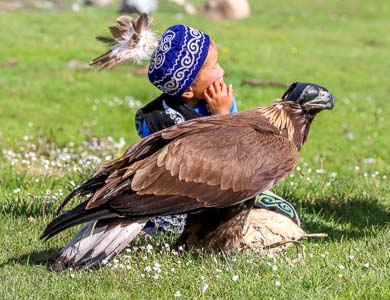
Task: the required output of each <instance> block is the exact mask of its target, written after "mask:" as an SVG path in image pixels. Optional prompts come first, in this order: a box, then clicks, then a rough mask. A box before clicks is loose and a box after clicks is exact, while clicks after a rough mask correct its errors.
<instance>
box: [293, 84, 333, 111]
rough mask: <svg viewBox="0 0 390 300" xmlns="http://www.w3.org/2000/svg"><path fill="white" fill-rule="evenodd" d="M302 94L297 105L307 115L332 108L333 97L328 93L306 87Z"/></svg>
mask: <svg viewBox="0 0 390 300" xmlns="http://www.w3.org/2000/svg"><path fill="white" fill-rule="evenodd" d="M302 94H303V97H301V99H299V101H298V103H299V104H300V105H301V106H302V107H303V109H304V110H305V111H307V112H309V113H318V112H320V111H322V110H325V109H333V107H334V97H333V95H332V94H331V93H329V92H328V91H324V90H321V89H317V88H315V87H311V86H307V88H306V89H305V91H304V93H302Z"/></svg>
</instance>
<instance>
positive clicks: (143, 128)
mask: <svg viewBox="0 0 390 300" xmlns="http://www.w3.org/2000/svg"><path fill="white" fill-rule="evenodd" d="M136 127H137V132H138V135H139V136H140V137H141V138H144V137H146V136H148V135H150V134H151V133H152V132H151V131H150V129H149V127H148V124H146V121H145V120H143V121H142V124H138V123H136Z"/></svg>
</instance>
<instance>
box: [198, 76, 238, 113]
mask: <svg viewBox="0 0 390 300" xmlns="http://www.w3.org/2000/svg"><path fill="white" fill-rule="evenodd" d="M204 97H205V99H206V101H207V104H208V105H209V108H210V110H211V113H212V114H213V115H225V114H228V113H230V107H231V105H232V102H233V86H232V85H231V84H229V86H227V85H226V83H225V82H224V81H223V80H217V81H215V82H214V83H213V84H212V85H210V86H209V87H208V88H207V89H206V90H205V91H204Z"/></svg>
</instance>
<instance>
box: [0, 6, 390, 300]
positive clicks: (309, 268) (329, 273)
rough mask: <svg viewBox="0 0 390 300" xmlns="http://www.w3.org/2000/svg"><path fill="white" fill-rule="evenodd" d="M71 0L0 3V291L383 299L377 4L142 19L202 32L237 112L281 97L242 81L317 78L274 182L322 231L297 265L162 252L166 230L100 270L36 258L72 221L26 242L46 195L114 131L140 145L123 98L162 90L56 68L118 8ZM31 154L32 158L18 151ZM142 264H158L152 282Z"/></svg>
mask: <svg viewBox="0 0 390 300" xmlns="http://www.w3.org/2000/svg"><path fill="white" fill-rule="evenodd" d="M195 2H196V3H197V4H200V3H201V2H202V1H200V0H199V1H195ZM71 3H72V1H65V5H64V9H63V10H61V11H59V12H50V11H43V10H38V9H32V8H25V9H22V10H17V11H9V12H0V28H2V30H1V31H0V40H1V47H0V64H1V63H2V62H7V61H10V60H13V59H14V60H16V61H17V65H16V66H13V67H0V86H1V88H0V120H1V121H0V150H1V151H0V166H1V169H0V225H1V226H0V279H1V283H2V284H1V287H0V298H1V299H21V298H22V299H52V298H56V299H57V298H59V299H73V298H85V299H96V298H107V299H122V298H127V299H134V298H136V299H138V298H140V299H149V298H152V299H162V298H163V299H165V298H167V299H172V298H174V294H175V293H176V292H177V291H180V293H181V298H185V299H194V298H202V297H204V298H209V299H237V298H244V299H261V298H274V299H279V298H281V299H285V298H287V297H288V298H293V299H296V298H300V299H303V298H312V299H329V298H333V299H389V298H390V287H389V285H388V279H389V267H388V266H389V264H390V261H389V260H390V259H389V258H390V253H389V249H390V247H389V246H390V245H389V239H390V230H389V221H390V197H389V195H390V183H389V177H390V163H389V160H390V139H389V133H388V130H389V128H390V121H389V117H388V116H389V115H390V102H389V96H390V95H389V93H390V90H389V80H388V75H389V74H388V72H389V71H388V70H389V69H390V60H389V59H388V53H389V52H390V36H389V34H388V28H389V27H390V14H389V12H390V5H389V4H388V3H387V2H386V1H375V2H367V3H366V2H365V1H352V0H347V1H343V2H340V1H321V0H317V1H294V2H291V3H287V2H286V1H279V0H277V1H268V0H266V1H251V6H252V16H251V18H250V19H247V20H243V21H219V22H216V21H212V20H205V19H204V18H201V17H199V16H193V17H187V16H185V19H184V20H177V19H175V18H176V16H177V13H180V12H181V10H180V9H178V8H177V7H175V6H174V5H172V4H163V5H161V7H160V10H159V12H158V13H156V14H155V15H154V20H155V21H154V23H155V25H154V28H155V29H156V30H158V32H160V33H161V32H162V31H163V30H164V29H165V28H166V27H168V26H169V25H171V24H173V23H175V22H184V23H187V24H189V25H193V26H195V27H198V28H200V29H202V30H204V31H206V32H207V33H209V34H210V35H211V36H212V38H213V39H214V40H215V41H216V43H217V45H218V47H219V52H220V62H221V64H222V65H223V67H224V68H225V71H226V76H225V79H226V81H227V82H228V83H232V84H233V85H234V89H235V95H236V98H237V100H238V101H239V108H240V110H244V109H247V108H251V107H255V106H262V105H267V104H269V103H270V102H271V100H272V99H274V98H277V97H280V95H281V94H282V92H283V89H280V88H275V87H263V88H253V87H248V86H240V81H241V80H242V79H265V80H278V81H284V82H292V81H308V82H316V83H319V84H322V85H324V86H326V87H328V88H329V89H330V90H331V92H332V93H333V94H334V96H335V97H336V106H335V108H334V110H333V111H330V112H324V113H321V115H319V116H318V118H317V119H316V120H315V122H314V124H313V126H312V130H311V135H310V138H309V140H308V143H307V144H306V145H305V147H304V148H303V150H302V151H301V161H300V162H299V167H300V168H301V170H300V171H295V172H294V173H293V177H288V178H287V179H286V180H284V181H283V182H281V183H280V184H279V185H278V186H277V187H276V188H275V189H274V192H276V193H278V194H279V195H282V196H284V197H286V198H287V199H289V200H290V201H291V202H293V203H295V204H296V207H297V209H298V211H299V213H300V215H301V217H302V219H303V220H304V222H305V229H306V230H307V231H309V232H327V233H329V238H327V239H323V240H310V241H305V242H304V245H305V246H306V255H307V258H306V262H305V264H300V263H297V262H292V263H291V261H292V260H294V259H296V257H297V253H296V250H295V249H290V250H289V251H287V252H286V254H285V255H284V256H283V257H281V258H278V259H277V260H274V259H273V258H270V257H268V256H266V257H260V256H259V255H258V254H256V253H238V254H231V255H228V256H209V255H197V254H193V253H188V252H186V251H184V252H183V253H181V254H180V255H179V256H175V255H174V254H172V253H171V252H169V251H166V250H165V248H164V247H163V245H164V243H168V244H170V245H172V244H173V242H174V238H175V237H174V236H165V237H159V238H157V239H156V240H153V241H144V240H138V241H136V243H137V246H145V245H147V244H148V243H150V244H152V245H153V247H154V249H153V251H151V252H150V253H148V252H147V251H144V250H138V251H135V252H131V253H125V255H127V256H124V255H122V256H121V257H119V258H118V260H119V261H118V262H117V263H113V265H112V266H109V267H105V268H103V269H100V270H94V271H88V272H75V271H66V272H63V273H61V274H57V273H54V272H51V271H50V270H48V269H47V267H46V265H45V262H46V260H47V258H48V257H49V256H50V255H52V254H54V253H55V251H56V250H57V249H58V248H59V247H61V246H62V245H63V244H64V243H65V242H66V241H67V240H69V238H70V237H71V236H72V234H73V233H74V232H75V230H71V231H69V232H66V233H64V234H61V235H60V236H59V237H57V238H55V239H53V240H51V241H49V242H47V243H43V242H42V241H40V240H39V236H40V234H41V232H42V231H43V229H44V228H45V225H46V224H47V223H48V222H49V221H50V220H51V219H52V218H53V216H54V211H55V207H56V205H57V204H58V202H56V201H59V200H60V199H61V198H62V197H63V195H64V194H66V193H67V192H69V191H70V190H71V188H72V183H71V181H73V182H74V183H76V184H78V183H80V182H81V181H82V180H83V179H86V178H87V177H88V176H90V175H91V174H92V173H93V172H94V171H96V169H97V168H98V165H99V163H100V161H99V158H100V159H101V160H102V161H103V160H105V159H106V157H107V156H116V155H118V154H119V153H120V152H121V151H123V150H124V146H123V145H115V144H117V143H118V141H119V139H120V138H121V137H124V139H125V141H126V144H131V143H133V142H135V141H137V140H138V137H137V134H136V132H135V129H134V124H133V118H134V112H135V110H136V109H135V107H136V106H131V107H130V106H129V105H128V104H127V102H128V101H129V99H130V98H126V97H133V98H134V99H136V100H138V101H141V102H142V103H146V102H148V101H150V100H152V99H153V98H154V97H156V96H157V95H158V94H159V92H158V90H157V89H156V88H154V87H153V86H152V85H151V84H150V83H149V82H148V81H147V78H145V77H140V76H137V75H135V74H133V73H132V72H129V67H128V66H123V67H120V68H117V69H114V70H112V71H103V72H99V73H98V72H95V71H94V70H86V71H81V70H74V69H69V68H68V67H67V66H66V65H67V62H68V61H69V60H71V59H76V60H79V61H84V62H88V61H89V60H90V59H91V58H93V57H95V56H97V55H99V54H100V53H102V51H104V47H103V46H102V45H100V44H98V42H96V41H95V40H94V36H96V35H98V34H101V33H104V32H106V25H108V24H111V23H113V21H114V19H115V18H116V16H117V13H116V9H117V6H116V5H113V6H108V7H105V8H98V7H90V8H86V9H83V10H82V11H81V12H80V13H74V12H72V11H71V10H70V5H71ZM116 98H119V99H122V100H125V101H124V102H123V103H122V102H121V101H118V100H117V99H116ZM115 99H116V100H115ZM94 109H95V110H94ZM25 137H26V138H25ZM94 137H96V138H97V139H98V140H95V142H93V138H94ZM108 137H112V139H110V138H108ZM85 142H87V143H85ZM33 145H34V146H33ZM29 151H31V152H32V153H35V154H36V159H37V161H34V159H33V158H32V157H31V156H27V157H24V153H28V152H29ZM12 155H14V156H13V158H12ZM67 155H69V156H67ZM62 158H63V160H61V159H62ZM23 160H24V162H23ZM80 160H81V162H80ZM12 161H13V163H12ZM86 161H89V162H90V163H89V164H86V163H85V162H86ZM51 162H54V163H57V162H58V163H60V164H61V166H58V165H57V166H53V165H51ZM45 164H49V165H48V166H47V168H45ZM320 169H324V170H325V171H326V173H325V174H318V173H317V170H320ZM320 173H321V172H320ZM18 189H20V191H19V190H18ZM60 190H62V191H60ZM310 253H311V254H310ZM351 255H352V256H353V257H352V256H351ZM350 256H351V257H352V258H350ZM289 261H290V263H289ZM155 262H158V263H159V264H160V265H161V273H157V274H159V276H160V277H159V278H158V279H155V278H154V276H155V274H156V271H155V270H153V266H154V263H155ZM121 264H122V265H123V268H121V266H122V265H121ZM274 265H275V266H277V270H273V268H272V266H274ZM127 266H129V267H127ZM147 266H150V267H151V268H152V271H151V272H146V271H145V268H146V267H147ZM341 266H342V267H341ZM343 267H344V268H343ZM172 268H174V269H175V270H174V271H171V269H172ZM217 269H218V271H219V270H221V272H218V271H217ZM274 269H276V268H275V267H274ZM234 275H238V280H237V281H233V280H232V277H233V276H234ZM202 276H203V277H202ZM277 281H278V282H280V285H279V286H278V285H276V282H277ZM205 283H207V284H208V285H209V286H208V289H207V290H206V292H205V293H203V294H202V293H201V289H202V287H203V286H204V284H205Z"/></svg>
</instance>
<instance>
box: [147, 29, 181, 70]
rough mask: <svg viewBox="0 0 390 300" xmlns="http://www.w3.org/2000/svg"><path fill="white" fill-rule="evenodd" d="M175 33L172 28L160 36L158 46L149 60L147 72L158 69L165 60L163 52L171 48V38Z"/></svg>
mask: <svg viewBox="0 0 390 300" xmlns="http://www.w3.org/2000/svg"><path fill="white" fill-rule="evenodd" d="M175 36H176V34H175V33H174V32H173V31H172V30H167V31H166V32H165V33H164V34H163V36H162V37H161V40H160V43H159V47H158V48H157V49H156V51H154V53H153V56H152V58H151V60H150V66H149V73H150V72H153V71H154V70H156V69H160V68H161V66H162V65H163V64H164V62H165V54H166V53H167V52H168V51H169V49H171V44H172V40H173V39H174V38H175Z"/></svg>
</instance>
